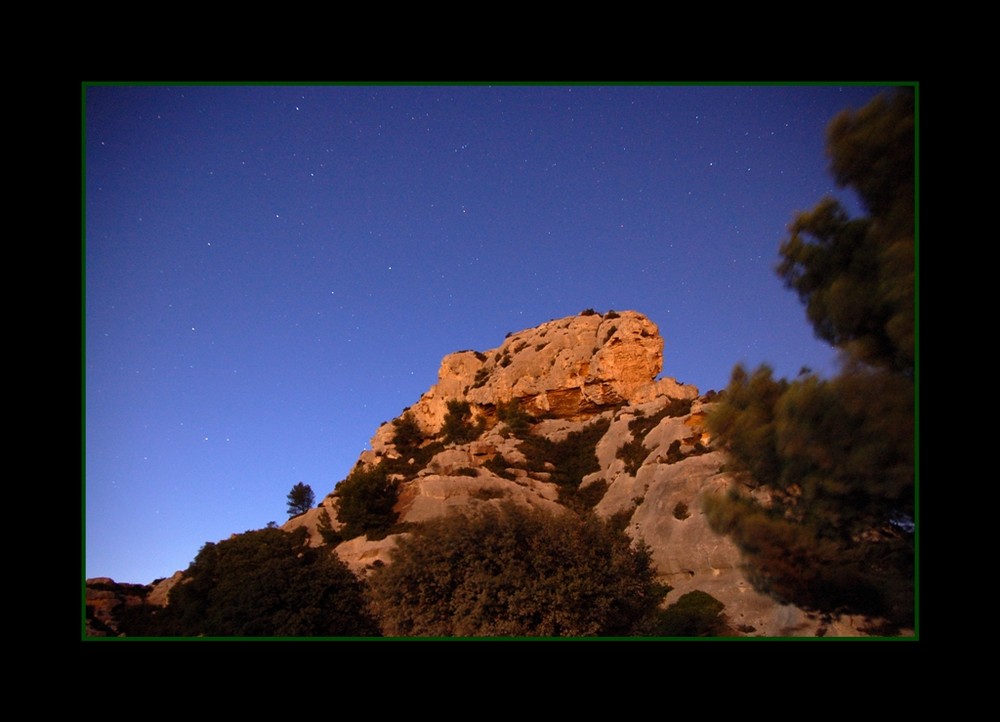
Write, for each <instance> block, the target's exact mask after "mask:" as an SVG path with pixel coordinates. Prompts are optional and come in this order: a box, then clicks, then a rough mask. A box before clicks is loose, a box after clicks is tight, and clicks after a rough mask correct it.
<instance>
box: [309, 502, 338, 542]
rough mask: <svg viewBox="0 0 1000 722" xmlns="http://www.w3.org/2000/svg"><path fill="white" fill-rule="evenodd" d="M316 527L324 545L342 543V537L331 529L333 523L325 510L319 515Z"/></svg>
mask: <svg viewBox="0 0 1000 722" xmlns="http://www.w3.org/2000/svg"><path fill="white" fill-rule="evenodd" d="M316 527H317V529H318V530H319V534H320V536H321V537H323V543H324V544H333V545H336V544H340V542H342V541H344V537H342V536H341V535H340V532H339V531H337V530H336V529H334V528H333V522H332V520H331V519H330V512H329V511H327V510H326V509H323V511H321V512H320V514H319V521H318V522H317V523H316Z"/></svg>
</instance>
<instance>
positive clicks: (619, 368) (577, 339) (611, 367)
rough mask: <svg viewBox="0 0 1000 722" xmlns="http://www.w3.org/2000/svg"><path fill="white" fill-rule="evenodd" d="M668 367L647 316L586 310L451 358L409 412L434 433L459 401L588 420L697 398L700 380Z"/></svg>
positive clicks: (383, 435) (381, 445)
mask: <svg viewBox="0 0 1000 722" xmlns="http://www.w3.org/2000/svg"><path fill="white" fill-rule="evenodd" d="M662 368H663V338H662V337H661V336H660V332H659V329H658V328H657V326H656V324H655V323H653V322H652V321H650V320H649V319H648V318H646V317H645V316H644V315H642V314H641V313H637V312H635V311H622V312H620V313H616V312H614V311H611V312H608V313H607V314H604V315H601V314H598V313H585V314H581V315H579V316H571V317H569V318H563V319H558V320H553V321H549V322H547V323H543V324H542V325H540V326H538V327H536V328H531V329H527V330H524V331H518V332H517V333H512V334H508V336H507V338H506V339H505V340H504V342H503V343H502V344H501V345H500V346H498V347H497V348H494V349H490V350H488V351H484V352H480V351H458V352H456V353H453V354H449V355H448V356H445V357H444V359H443V360H442V362H441V368H440V369H439V371H438V381H437V383H436V384H435V385H434V386H433V387H432V388H431V389H430V390H428V391H427V392H426V393H425V394H424V395H423V396H422V397H421V398H420V400H419V401H418V402H417V403H416V404H414V405H413V406H412V407H411V408H410V409H409V411H410V413H411V414H412V415H413V417H414V419H415V420H416V422H417V423H418V424H419V425H420V427H421V428H422V429H423V430H424V431H425V432H426V433H428V434H429V435H430V434H434V433H437V431H438V430H439V429H440V428H441V424H442V423H443V422H444V417H445V415H446V414H447V402H448V401H449V400H454V399H464V400H467V401H469V402H470V404H471V405H472V406H473V408H474V409H475V414H476V415H477V416H484V417H487V418H490V417H491V416H493V415H494V414H495V409H496V406H497V404H503V403H507V402H510V401H511V400H517V401H518V402H519V403H520V405H521V407H522V408H523V409H524V410H525V411H526V412H528V413H530V414H532V415H534V416H539V417H543V416H550V417H557V418H562V419H574V420H581V419H586V418H589V417H591V416H593V415H594V414H596V413H599V412H600V411H602V410H606V409H609V408H614V407H617V406H620V405H622V404H626V403H642V402H647V401H652V400H654V399H656V398H694V397H695V396H697V394H698V390H697V389H696V388H695V387H693V386H686V385H683V384H679V383H677V382H676V381H675V380H673V379H661V380H659V381H656V380H655V379H656V376H657V374H659V373H660V371H661V370H662ZM392 434H393V428H392V425H391V424H385V425H383V426H382V427H381V428H380V429H379V430H378V432H377V433H376V434H375V438H374V439H373V440H372V449H373V450H374V451H376V452H378V451H380V450H384V449H386V448H387V447H388V445H389V443H390V440H391V438H392Z"/></svg>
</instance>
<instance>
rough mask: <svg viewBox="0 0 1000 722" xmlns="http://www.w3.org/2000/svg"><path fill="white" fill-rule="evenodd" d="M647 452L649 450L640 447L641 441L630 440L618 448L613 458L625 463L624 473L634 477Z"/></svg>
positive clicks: (647, 454)
mask: <svg viewBox="0 0 1000 722" xmlns="http://www.w3.org/2000/svg"><path fill="white" fill-rule="evenodd" d="M649 452H650V449H647V448H646V447H645V446H643V445H642V439H632V440H631V441H629V442H627V443H625V444H622V445H621V446H620V447H619V448H618V451H616V452H615V458H616V459H621V460H622V461H624V462H625V471H626V472H627V473H628V475H629V476H635V473H636V472H637V471H639V467H641V466H642V462H643V461H645V460H646V457H647V456H649Z"/></svg>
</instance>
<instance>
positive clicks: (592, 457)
mask: <svg viewBox="0 0 1000 722" xmlns="http://www.w3.org/2000/svg"><path fill="white" fill-rule="evenodd" d="M610 425H611V420H610V419H600V420H598V421H595V422H593V423H591V424H587V425H586V426H584V427H583V428H582V429H580V430H579V431H572V432H570V433H569V434H567V435H566V438H565V439H563V440H562V441H553V440H552V439H548V438H546V437H544V436H538V435H536V434H528V435H527V436H526V437H525V438H524V440H523V441H522V442H521V443H520V444H519V445H518V449H519V450H520V451H521V453H523V454H524V456H525V459H526V464H527V468H528V469H529V470H531V471H547V470H548V467H547V466H546V465H547V464H551V465H552V467H554V468H553V469H552V471H551V475H552V476H551V478H552V481H553V482H554V483H555V484H556V485H557V486H558V487H559V501H560V503H562V504H564V505H566V506H569V507H570V508H573V509H576V510H578V511H579V510H583V509H588V508H592V507H593V505H594V504H596V503H597V502H598V501H600V497H599V496H598V497H597V498H594V497H595V495H596V491H597V489H599V488H600V487H595V489H590V490H589V491H583V490H581V489H580V483H581V482H582V481H583V477H585V476H586V475H587V474H591V473H593V472H595V471H600V469H601V465H600V462H599V461H598V460H597V453H596V448H597V442H598V441H600V440H601V437H602V436H604V434H605V433H607V430H608V427H609V426H610ZM605 488H606V487H605ZM588 505H589V506H588Z"/></svg>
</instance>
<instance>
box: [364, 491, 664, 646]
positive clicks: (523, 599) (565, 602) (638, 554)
mask: <svg viewBox="0 0 1000 722" xmlns="http://www.w3.org/2000/svg"><path fill="white" fill-rule="evenodd" d="M368 583H369V592H370V598H371V600H372V603H373V608H374V610H375V612H376V614H377V615H378V617H379V620H380V624H381V625H382V631H383V633H384V634H386V635H388V636H592V635H627V634H632V633H634V632H635V631H636V629H637V628H639V626H640V625H641V624H642V622H644V621H645V620H648V618H649V616H650V615H651V614H652V613H653V612H654V610H655V609H656V607H657V605H658V603H659V602H660V601H661V600H662V599H663V597H664V595H665V593H666V591H667V589H666V588H665V587H663V586H661V585H659V584H657V583H656V582H655V581H654V572H653V568H652V565H651V562H650V558H649V554H648V550H646V549H645V548H638V549H636V548H633V546H632V545H631V540H630V539H629V538H628V536H626V535H625V533H624V531H623V530H622V529H621V528H620V527H619V526H615V525H614V524H611V523H608V522H604V521H601V520H599V519H597V518H596V517H595V516H594V515H592V514H588V515H584V516H578V515H576V514H573V513H563V514H559V515H552V514H549V513H546V512H544V511H540V510H532V509H525V508H523V507H520V506H517V505H515V504H513V503H511V502H507V503H505V504H503V505H501V506H500V507H494V506H492V505H491V506H483V507H480V508H479V509H478V510H477V511H476V512H475V513H468V514H463V513H453V514H451V515H449V516H446V517H440V518H437V519H434V520H431V521H428V522H426V523H424V524H422V525H421V526H420V527H419V528H418V529H417V530H415V531H414V533H413V534H412V536H410V537H408V538H404V539H401V540H400V542H399V543H398V545H397V547H396V549H395V551H394V554H393V559H392V563H391V564H389V565H387V566H384V567H380V568H379V569H377V570H375V571H374V572H373V573H372V575H371V576H370V577H369V580H368Z"/></svg>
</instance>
